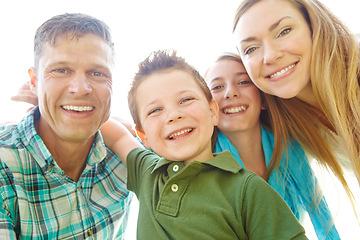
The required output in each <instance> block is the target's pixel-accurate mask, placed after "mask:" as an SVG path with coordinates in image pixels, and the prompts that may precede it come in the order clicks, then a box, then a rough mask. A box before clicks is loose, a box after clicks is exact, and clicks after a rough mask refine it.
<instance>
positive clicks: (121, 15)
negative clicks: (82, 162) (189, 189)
mask: <svg viewBox="0 0 360 240" xmlns="http://www.w3.org/2000/svg"><path fill="white" fill-rule="evenodd" d="M239 1H240V0H217V1H213V0H182V1H174V0H162V1H161V0H153V1H150V0H131V1H121V0H118V1H115V0H112V1H111V0H101V1H100V0H98V1H94V0H62V1H49V0H33V1H31V0H22V1H19V0H18V1H16V0H13V1H1V3H0V9H1V14H0V26H1V28H0V31H1V35H0V43H1V44H0V54H1V55H0V56H1V57H0V67H1V74H0V78H1V80H0V81H1V87H0V102H1V104H0V112H1V114H0V122H5V121H17V120H19V119H20V118H21V117H22V116H23V115H24V113H25V109H26V108H27V107H28V105H27V104H24V103H16V102H12V101H11V100H10V99H9V98H10V96H12V95H15V94H16V92H17V89H18V88H19V87H20V86H21V84H22V83H24V82H25V81H27V80H28V75H27V69H28V68H29V67H31V66H32V64H33V37H34V33H35V31H36V29H37V28H38V26H40V24H42V23H43V22H44V21H45V20H47V19H48V18H50V17H52V16H53V15H57V14H62V13H65V12H69V13H72V12H82V13H86V14H89V15H92V16H95V17H97V18H99V19H101V20H103V21H105V22H106V23H107V24H108V25H109V26H110V28H111V29H112V35H113V40H114V42H115V48H116V55H117V63H116V72H115V75H114V78H113V81H114V87H113V90H114V95H113V105H112V112H113V114H114V115H117V116H120V117H123V118H127V119H129V120H130V115H129V113H128V109H127V100H126V94H127V90H128V87H129V83H130V81H131V78H132V76H133V74H134V72H135V71H136V69H137V63H138V62H139V61H140V60H142V59H144V58H145V57H146V56H147V55H148V54H149V53H150V52H151V51H153V50H158V49H166V48H174V49H177V50H178V52H179V53H180V55H182V56H184V57H185V58H186V59H187V60H188V61H189V62H190V63H191V64H192V65H194V66H195V67H196V68H197V69H198V70H199V71H200V73H204V71H205V70H206V68H207V66H208V65H209V64H210V63H211V62H212V61H213V60H214V59H215V58H216V56H217V55H219V54H220V53H222V52H226V51H235V48H234V44H233V42H232V38H231V27H232V20H233V15H234V12H235V10H236V7H237V5H238V3H239ZM322 1H323V2H324V3H325V4H326V5H327V6H328V7H329V8H331V9H332V10H333V12H335V14H336V15H337V16H339V17H340V18H341V19H342V20H343V21H344V22H345V23H346V24H347V25H348V26H349V28H350V29H351V30H352V31H353V32H354V33H360V24H359V23H360V17H359V3H357V1H355V0H342V1H336V0H322ZM274 7H276V6H274ZM269 11H271V9H269ZM351 179H352V180H351V181H353V182H354V178H351ZM324 182H325V191H326V192H327V193H329V194H330V197H328V199H327V200H328V202H329V205H330V207H332V209H334V211H335V212H336V213H338V216H337V219H336V226H337V228H338V230H339V232H340V234H341V236H342V239H354V236H360V230H359V226H358V225H357V224H356V221H355V219H354V216H353V213H352V211H351V209H350V208H349V204H348V203H346V201H345V203H344V200H341V199H343V197H342V196H343V195H344V194H343V193H342V192H337V190H334V187H333V185H332V183H329V181H328V179H327V178H325V180H324ZM354 188H355V189H356V190H357V192H356V193H357V194H358V195H359V192H358V190H359V186H358V185H357V184H356V183H355V184H354ZM340 189H341V188H340ZM339 191H340V190H339ZM334 193H335V194H334ZM339 196H340V197H339ZM345 199H346V198H345ZM341 204H344V205H343V206H342V207H341V208H339V206H340V205H341ZM134 209H136V205H135V207H134ZM135 219H136V216H135V215H132V216H131V220H130V225H131V226H130V228H129V231H130V232H129V236H128V239H134V234H133V233H134V231H135V230H134V226H135V224H133V223H134V221H136V220H135ZM311 234H312V233H311V230H310V231H309V236H310V237H311V238H312V235H311Z"/></svg>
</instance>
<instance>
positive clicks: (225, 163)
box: [152, 151, 243, 173]
mask: <svg viewBox="0 0 360 240" xmlns="http://www.w3.org/2000/svg"><path fill="white" fill-rule="evenodd" d="M173 162H175V161H169V160H167V159H165V158H160V159H159V160H158V162H157V163H156V165H155V167H154V169H153V170H152V172H154V171H156V170H157V169H159V168H161V167H163V166H168V165H170V164H171V163H173ZM178 163H181V164H184V162H178ZM192 164H205V165H210V166H213V167H215V168H219V169H221V170H223V171H227V172H232V173H237V172H239V171H240V170H241V169H242V168H243V167H242V166H241V165H240V164H239V163H238V162H237V161H236V159H235V158H234V157H233V156H232V155H231V153H230V152H229V151H224V152H221V153H214V157H213V158H211V159H209V160H207V161H205V162H197V161H192V162H190V163H189V164H188V165H192ZM188 165H187V166H188Z"/></svg>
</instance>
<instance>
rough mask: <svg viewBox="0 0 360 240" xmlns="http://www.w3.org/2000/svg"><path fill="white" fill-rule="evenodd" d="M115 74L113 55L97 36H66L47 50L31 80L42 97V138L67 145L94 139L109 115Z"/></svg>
mask: <svg viewBox="0 0 360 240" xmlns="http://www.w3.org/2000/svg"><path fill="white" fill-rule="evenodd" d="M112 68H113V52H112V49H111V47H110V46H109V45H108V44H107V43H106V42H105V41H104V40H102V39H101V38H100V37H98V36H96V35H92V34H86V35H84V36H82V37H80V38H71V36H70V38H69V37H67V36H66V35H64V36H63V37H60V38H58V39H57V41H56V44H55V45H54V46H50V45H49V44H46V45H45V46H44V49H43V53H42V55H41V57H40V59H39V63H38V69H36V70H35V71H36V74H33V76H32V77H31V82H32V84H33V85H34V86H35V88H36V90H37V94H38V97H39V108H40V113H41V118H40V121H39V125H38V127H37V131H38V133H39V135H40V136H41V137H42V138H43V137H44V136H45V135H46V137H48V138H49V136H53V138H54V140H55V141H56V139H57V140H62V141H68V142H82V141H87V140H89V138H92V137H93V136H94V134H95V133H96V131H97V130H98V129H99V128H100V126H101V125H102V124H103V123H104V122H105V121H106V120H107V119H108V117H109V115H110V104H111V94H112ZM30 71H31V70H30ZM33 71H34V70H33ZM30 75H31V74H30ZM35 75H36V77H35Z"/></svg>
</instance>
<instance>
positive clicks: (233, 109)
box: [224, 106, 246, 113]
mask: <svg viewBox="0 0 360 240" xmlns="http://www.w3.org/2000/svg"><path fill="white" fill-rule="evenodd" d="M245 110H246V107H245V106H240V107H233V108H225V109H224V113H238V112H242V111H245Z"/></svg>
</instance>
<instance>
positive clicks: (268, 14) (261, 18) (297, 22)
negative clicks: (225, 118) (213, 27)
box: [234, 0, 312, 101]
mask: <svg viewBox="0 0 360 240" xmlns="http://www.w3.org/2000/svg"><path fill="white" fill-rule="evenodd" d="M234 37H235V40H236V44H237V48H238V50H239V53H240V56H241V58H242V60H243V63H244V66H245V68H246V70H247V71H248V74H249V76H250V77H251V79H252V80H253V81H254V83H255V84H256V85H257V86H258V87H259V88H260V89H261V90H263V91H264V92H266V93H268V94H271V95H275V96H278V97H281V98H292V97H295V96H296V97H298V98H300V99H302V100H304V101H306V99H308V98H309V97H311V94H312V88H311V84H310V62H311V54H312V38H311V32H310V28H309V25H308V24H307V22H306V20H305V19H304V17H303V15H302V14H301V13H300V11H299V10H298V9H297V8H296V7H295V6H294V5H292V4H291V3H290V2H288V1H286V0H263V1H260V2H258V3H256V4H254V5H253V6H251V7H250V8H249V9H248V10H247V11H246V12H245V13H244V14H243V15H242V16H241V17H240V19H239V22H238V23H237V26H236V29H235V31H234Z"/></svg>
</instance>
